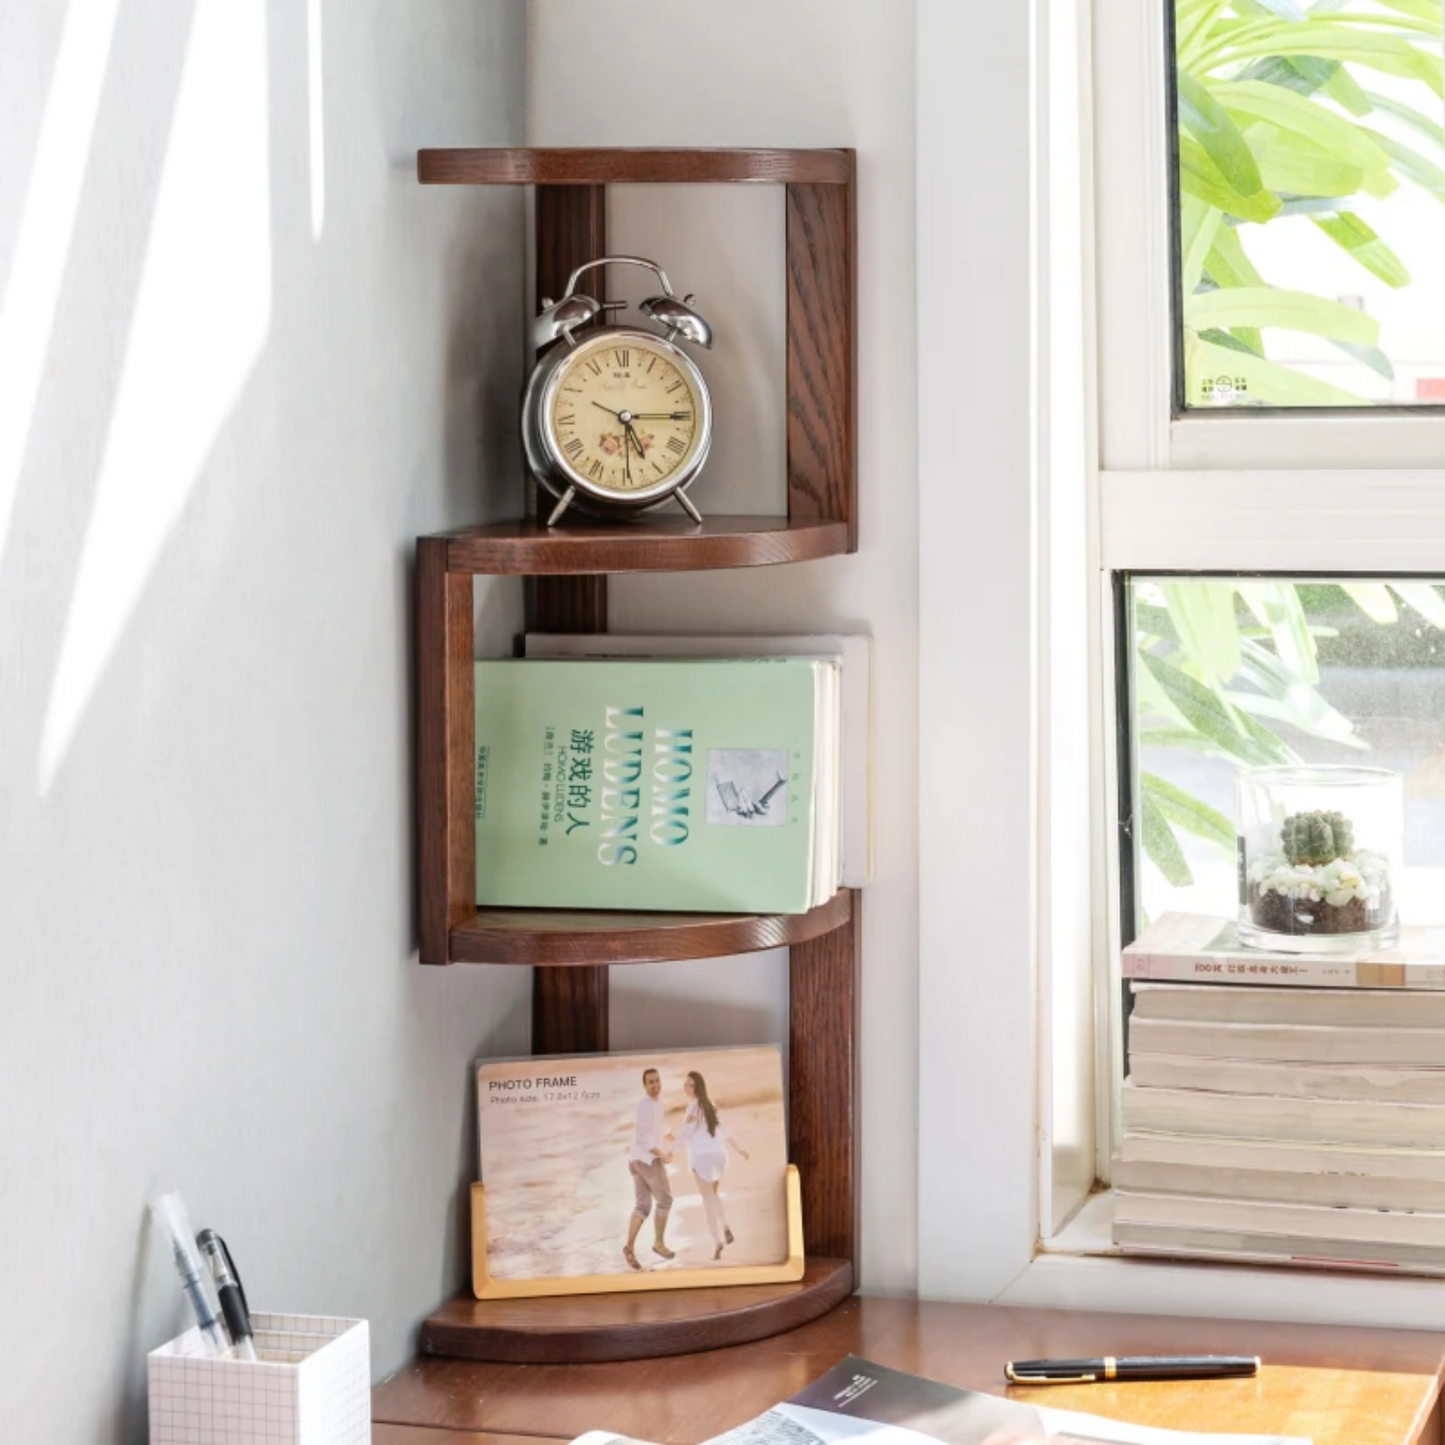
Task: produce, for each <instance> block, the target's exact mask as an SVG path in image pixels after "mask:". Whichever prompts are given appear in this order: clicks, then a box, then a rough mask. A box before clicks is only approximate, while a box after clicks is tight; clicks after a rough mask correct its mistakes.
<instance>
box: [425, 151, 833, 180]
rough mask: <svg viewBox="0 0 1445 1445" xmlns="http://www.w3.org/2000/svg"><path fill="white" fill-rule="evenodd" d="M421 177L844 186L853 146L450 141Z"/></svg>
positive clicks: (430, 157)
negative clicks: (625, 146) (630, 146)
mask: <svg viewBox="0 0 1445 1445" xmlns="http://www.w3.org/2000/svg"><path fill="white" fill-rule="evenodd" d="M416 174H417V179H418V180H419V181H420V182H421V183H422V184H423V185H430V186H602V185H610V184H614V183H617V182H632V183H638V182H642V183H647V182H654V183H659V184H688V183H693V182H731V181H744V182H746V181H754V182H763V183H771V184H774V185H779V184H781V185H804V186H809V185H811V186H844V185H847V184H848V182H849V181H851V180H852V178H853V153H852V151H847V150H722V149H704V150H683V149H654V148H644V149H636V150H602V149H595V148H591V147H584V148H572V147H556V148H535V147H518V148H512V149H503V148H494V147H485V148H483V147H470V146H463V147H448V148H436V149H429V150H421V151H418V152H417V153H416Z"/></svg>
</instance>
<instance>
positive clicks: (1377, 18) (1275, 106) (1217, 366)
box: [1165, 0, 1445, 414]
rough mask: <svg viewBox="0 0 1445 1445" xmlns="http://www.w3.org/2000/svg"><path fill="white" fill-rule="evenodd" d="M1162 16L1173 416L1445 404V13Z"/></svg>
mask: <svg viewBox="0 0 1445 1445" xmlns="http://www.w3.org/2000/svg"><path fill="white" fill-rule="evenodd" d="M1165 3H1166V5H1171V6H1172V8H1171V10H1170V12H1169V14H1168V15H1167V17H1166V18H1167V19H1168V20H1169V21H1170V22H1171V25H1170V30H1171V38H1172V42H1173V52H1174V64H1173V66H1172V67H1170V72H1171V73H1170V80H1171V98H1172V101H1173V108H1174V111H1175V114H1176V115H1177V116H1178V121H1179V124H1178V126H1177V128H1176V130H1175V131H1174V133H1173V135H1172V141H1173V145H1174V164H1173V168H1172V182H1173V190H1174V195H1173V206H1172V217H1171V219H1172V222H1173V234H1174V246H1173V249H1172V264H1173V278H1172V279H1173V289H1174V318H1175V334H1174V343H1175V358H1174V387H1175V391H1174V410H1175V412H1176V414H1178V413H1182V412H1187V411H1189V410H1192V409H1215V408H1221V407H1224V408H1260V407H1283V408H1300V407H1330V408H1339V407H1347V408H1348V407H1364V406H1381V405H1387V406H1430V405H1436V406H1438V405H1441V404H1445V128H1442V125H1441V121H1442V119H1445V109H1442V103H1441V98H1440V97H1441V9H1440V6H1439V5H1438V4H1435V3H1434V0H1350V3H1348V4H1342V3H1334V0H1312V3H1311V0H1268V3H1265V0H1231V3H1224V4H1219V3H1215V0H1165Z"/></svg>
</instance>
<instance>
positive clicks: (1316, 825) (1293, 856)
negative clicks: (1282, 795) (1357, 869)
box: [1279, 813, 1355, 866]
mask: <svg viewBox="0 0 1445 1445" xmlns="http://www.w3.org/2000/svg"><path fill="white" fill-rule="evenodd" d="M1279 836H1280V841H1281V842H1282V843H1283V844H1284V855H1285V857H1286V858H1288V859H1289V861H1290V862H1291V863H1294V864H1296V865H1299V864H1301V863H1304V864H1309V865H1311V866H1318V865H1319V864H1322V863H1333V862H1334V861H1335V859H1336V858H1348V857H1349V856H1350V854H1351V853H1353V852H1354V850H1355V829H1354V825H1353V824H1352V823H1351V822H1350V820H1349V819H1348V818H1346V817H1345V815H1344V814H1343V813H1294V814H1292V815H1291V816H1290V817H1288V818H1286V819H1285V820H1284V827H1282V828H1281V829H1280V830H1279Z"/></svg>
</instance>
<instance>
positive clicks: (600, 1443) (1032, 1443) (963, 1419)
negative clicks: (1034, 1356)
mask: <svg viewBox="0 0 1445 1445" xmlns="http://www.w3.org/2000/svg"><path fill="white" fill-rule="evenodd" d="M854 1441H857V1442H860V1445H862V1442H866V1445H933V1442H941V1445H1206V1442H1208V1445H1310V1442H1309V1441H1308V1440H1302V1439H1298V1438H1295V1437H1286V1436H1283V1435H1212V1434H1202V1433H1196V1432H1194V1431H1189V1430H1159V1429H1155V1428H1153V1427H1152V1426H1147V1425H1128V1424H1125V1423H1124V1422H1123V1421H1121V1420H1106V1419H1104V1418H1102V1417H1101V1416H1098V1415H1080V1414H1077V1413H1075V1412H1074V1411H1071V1410H1053V1409H1036V1408H1034V1407H1033V1406H1032V1405H1025V1404H1023V1403H1021V1402H1020V1401H1018V1400H1005V1399H1001V1398H1000V1397H998V1396H996V1395H984V1394H980V1393H978V1392H977V1391H974V1390H960V1389H956V1388H955V1387H954V1386H952V1385H944V1384H940V1383H939V1382H938V1381H937V1380H925V1379H922V1378H921V1377H919V1376H918V1375H906V1374H904V1373H902V1372H901V1371H899V1370H890V1369H888V1368H887V1367H886V1366H883V1365H875V1364H873V1363H872V1362H871V1361H868V1360H860V1359H858V1358H857V1356H855V1355H850V1356H849V1357H848V1358H847V1359H846V1360H844V1361H842V1363H841V1364H838V1365H835V1366H834V1367H833V1368H832V1369H831V1370H829V1371H828V1373H827V1374H826V1375H824V1376H823V1377H822V1379H820V1380H815V1381H814V1382H813V1384H811V1385H809V1386H808V1387H807V1389H805V1390H802V1391H800V1392H799V1393H798V1394H796V1395H794V1396H793V1397H792V1398H791V1399H790V1400H785V1401H784V1402H783V1403H782V1404H780V1405H774V1406H773V1408H772V1409H771V1410H769V1411H768V1412H767V1413H766V1414H765V1415H759V1416H758V1418H757V1419H756V1420H750V1421H748V1423H747V1424H746V1425H739V1426H738V1427H737V1428H736V1429H735V1430H729V1431H728V1432H727V1433H726V1434H724V1435H718V1436H715V1437H714V1438H713V1439H712V1440H710V1441H707V1442H706V1445H845V1442H854ZM573 1445H640V1442H635V1441H627V1440H625V1439H624V1437H621V1436H618V1435H609V1434H608V1433H607V1432H606V1431H603V1430H593V1431H590V1432H589V1433H587V1434H586V1435H581V1436H579V1437H578V1438H577V1439H576V1440H575V1441H574V1442H573Z"/></svg>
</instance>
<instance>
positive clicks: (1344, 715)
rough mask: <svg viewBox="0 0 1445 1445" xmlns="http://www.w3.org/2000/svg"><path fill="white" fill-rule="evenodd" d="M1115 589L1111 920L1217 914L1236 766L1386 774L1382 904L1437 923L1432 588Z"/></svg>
mask: <svg viewBox="0 0 1445 1445" xmlns="http://www.w3.org/2000/svg"><path fill="white" fill-rule="evenodd" d="M1122 592H1123V595H1122V598H1121V606H1122V607H1123V608H1124V609H1125V612H1126V615H1127V618H1128V622H1127V625H1126V627H1125V628H1124V629H1123V632H1122V634H1121V635H1122V636H1124V637H1126V638H1127V639H1128V640H1129V648H1130V655H1129V657H1127V658H1126V659H1124V660H1123V661H1124V666H1123V669H1122V670H1123V672H1124V673H1125V674H1126V675H1127V676H1128V678H1129V700H1128V720H1129V726H1128V737H1129V748H1130V757H1129V773H1128V792H1127V795H1126V796H1127V797H1128V798H1129V800H1130V807H1129V809H1128V813H1129V815H1131V816H1132V819H1133V822H1134V827H1133V828H1132V829H1131V838H1130V840H1129V841H1128V842H1121V846H1122V847H1125V848H1127V849H1128V854H1129V856H1128V857H1127V858H1126V860H1125V862H1126V866H1125V868H1124V869H1123V870H1122V879H1123V882H1124V896H1123V898H1122V899H1121V912H1122V914H1123V922H1124V925H1125V928H1126V930H1129V931H1137V930H1139V929H1141V928H1142V927H1143V926H1144V924H1145V923H1146V921H1147V920H1149V919H1151V918H1157V917H1159V915H1160V914H1161V913H1163V912H1165V911H1166V910H1169V909H1174V910H1178V911H1182V912H1189V913H1208V914H1218V915H1220V916H1223V917H1230V916H1232V915H1233V913H1234V910H1235V904H1236V899H1237V897H1238V883H1237V878H1236V856H1235V833H1234V780H1235V774H1236V772H1237V770H1238V769H1239V768H1241V767H1252V766H1264V767H1267V766H1271V765H1275V764H1288V763H1311V764H1318V763H1325V764H1349V763H1357V764H1364V765H1367V766H1371V767H1375V768H1388V769H1390V770H1391V771H1395V772H1399V773H1401V774H1402V775H1403V777H1404V780H1405V781H1404V790H1405V875H1404V879H1403V884H1402V886H1401V888H1400V889H1399V897H1398V899H1397V901H1398V904H1399V907H1400V910H1401V914H1402V916H1403V917H1404V918H1406V919H1408V921H1409V922H1411V923H1414V924H1445V587H1442V585H1441V583H1440V582H1439V581H1438V580H1436V579H1422V578H1410V579H1404V578H1390V579H1385V578H1379V577H1373V578H1308V577H1240V576H1233V577H1208V578H1203V577H1180V576H1169V575H1167V574H1165V575H1157V576H1147V575H1143V574H1134V575H1132V576H1129V577H1128V578H1126V579H1124V580H1123V582H1122ZM1130 895H1132V898H1131V897H1130ZM1131 914H1132V917H1131V916H1130V915H1131ZM1130 925H1132V929H1130Z"/></svg>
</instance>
